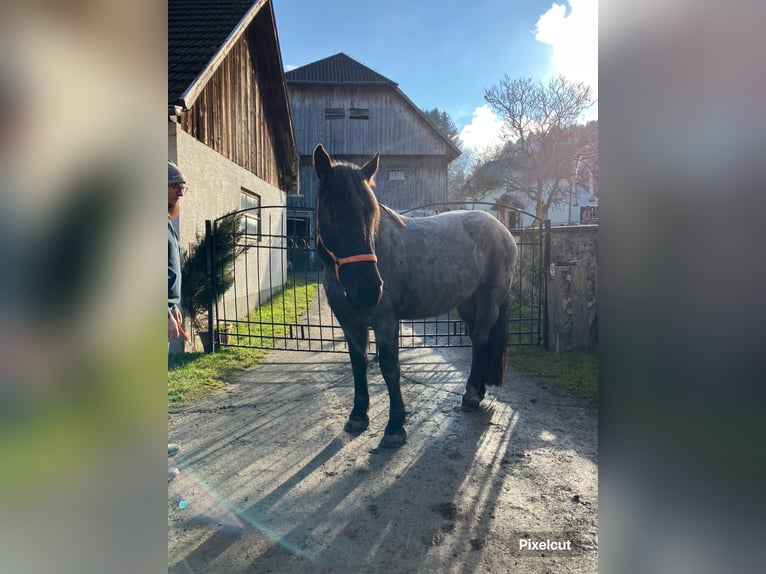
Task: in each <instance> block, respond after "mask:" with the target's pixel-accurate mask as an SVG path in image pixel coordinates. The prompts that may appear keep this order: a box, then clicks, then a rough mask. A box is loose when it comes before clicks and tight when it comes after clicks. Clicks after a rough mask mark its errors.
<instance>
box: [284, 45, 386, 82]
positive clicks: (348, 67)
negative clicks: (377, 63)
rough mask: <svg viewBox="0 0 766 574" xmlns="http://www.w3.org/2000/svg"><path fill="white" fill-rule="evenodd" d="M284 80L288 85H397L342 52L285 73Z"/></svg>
mask: <svg viewBox="0 0 766 574" xmlns="http://www.w3.org/2000/svg"><path fill="white" fill-rule="evenodd" d="M285 80H287V82H288V83H312V84H368V85H369V84H378V85H380V84H385V85H390V86H397V85H398V84H397V83H396V82H394V81H393V80H391V79H389V78H387V77H386V76H384V75H383V74H380V73H379V72H376V71H375V70H373V69H372V68H370V67H368V66H365V65H364V64H362V63H361V62H359V61H357V60H355V59H354V58H352V57H351V56H349V55H348V54H345V53H344V52H338V53H337V54H333V55H332V56H328V57H326V58H322V59H321V60H317V61H315V62H311V63H309V64H306V65H305V66H301V67H299V68H295V69H292V70H290V71H289V72H285Z"/></svg>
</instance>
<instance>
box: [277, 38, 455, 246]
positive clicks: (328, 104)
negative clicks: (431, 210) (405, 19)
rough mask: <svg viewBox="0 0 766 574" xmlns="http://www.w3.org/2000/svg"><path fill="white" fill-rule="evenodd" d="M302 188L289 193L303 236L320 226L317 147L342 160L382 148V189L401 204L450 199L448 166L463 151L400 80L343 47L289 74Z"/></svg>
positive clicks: (358, 159) (383, 197) (384, 197)
mask: <svg viewBox="0 0 766 574" xmlns="http://www.w3.org/2000/svg"><path fill="white" fill-rule="evenodd" d="M285 79H286V81H287V89H288V95H289V99H290V109H291V111H292V121H293V128H294V130H295V139H296V145H297V148H298V154H299V156H300V159H299V162H300V168H299V170H300V187H299V189H298V193H296V194H290V195H289V196H288V205H289V206H290V207H291V208H294V209H291V220H290V222H289V223H288V225H290V226H292V228H293V229H294V231H295V233H296V234H297V235H300V234H303V233H306V232H309V233H310V230H311V226H312V225H313V222H312V218H313V208H314V205H315V203H316V195H315V193H316V188H317V183H318V182H317V177H316V174H315V173H314V169H313V165H312V152H313V151H314V148H315V147H316V145H317V144H318V143H322V144H323V145H324V146H325V148H327V150H328V151H329V152H330V154H331V155H332V156H333V158H335V159H342V160H346V161H352V162H355V163H362V162H364V161H366V160H368V159H369V158H370V157H371V156H372V155H373V154H374V153H375V152H380V154H381V158H380V170H379V172H378V175H377V177H376V188H375V192H376V194H377V196H378V200H379V201H380V202H381V203H384V204H386V205H388V206H389V207H391V208H393V209H397V210H406V209H411V208H414V207H419V206H423V205H428V204H436V203H443V202H445V201H446V198H447V166H448V164H449V163H450V162H451V161H452V160H454V159H455V158H456V157H458V156H459V155H460V150H459V149H458V148H457V147H456V146H455V145H454V144H453V143H452V141H450V139H449V138H447V137H446V136H445V135H443V134H442V132H441V131H439V129H438V128H437V127H436V126H435V125H434V124H433V122H431V121H430V120H429V119H428V118H427V117H426V115H425V114H424V113H423V112H422V111H421V110H420V109H419V108H418V107H417V106H416V105H415V104H414V103H413V102H412V101H411V100H410V99H409V98H408V97H407V96H406V95H405V94H404V93H403V92H402V91H401V90H400V89H399V87H398V85H397V84H396V82H394V81H392V80H390V79H388V78H386V77H385V76H383V75H382V74H380V73H378V72H376V71H375V70H372V69H370V68H368V67H367V66H364V65H363V64H361V63H360V62H357V61H356V60H354V59H353V58H351V57H349V56H347V55H346V54H344V53H338V54H335V55H334V56H330V57H328V58H325V59H322V60H318V61H316V62H313V63H311V64H308V65H305V66H302V67H300V68H296V69H293V70H291V71H288V72H286V73H285Z"/></svg>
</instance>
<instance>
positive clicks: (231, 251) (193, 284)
mask: <svg viewBox="0 0 766 574" xmlns="http://www.w3.org/2000/svg"><path fill="white" fill-rule="evenodd" d="M241 220H242V214H241V213H236V212H231V213H227V214H226V215H225V216H224V217H222V218H221V219H219V220H218V221H217V223H216V224H215V225H214V226H213V231H212V234H211V235H209V236H208V235H205V236H204V237H202V238H201V239H199V240H198V241H197V242H196V243H195V244H194V245H192V247H191V248H190V249H189V251H188V252H186V253H184V254H183V255H182V257H181V306H182V307H183V309H184V311H185V312H186V315H187V316H188V317H189V320H190V321H191V324H192V326H193V327H194V329H195V330H196V331H197V332H199V331H203V330H205V326H204V325H203V324H202V321H203V318H204V317H206V316H207V309H208V305H209V304H211V303H214V302H215V301H216V296H217V297H218V299H219V300H220V298H221V297H222V296H223V294H224V293H226V291H228V289H229V288H230V287H231V286H232V285H233V283H234V271H233V267H234V260H235V259H236V258H237V257H239V255H241V254H242V253H243V252H244V250H245V246H244V245H242V244H239V243H238V242H237V239H238V237H239V236H240V235H241V233H242V231H241V229H242V225H241ZM209 247H214V249H213V252H214V260H215V270H216V273H215V277H214V284H213V288H212V289H211V285H210V283H209V281H208V270H207V250H208V248H209Z"/></svg>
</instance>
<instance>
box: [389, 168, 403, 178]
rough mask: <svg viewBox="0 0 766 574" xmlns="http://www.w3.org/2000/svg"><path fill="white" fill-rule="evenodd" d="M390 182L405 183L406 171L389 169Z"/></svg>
mask: <svg viewBox="0 0 766 574" xmlns="http://www.w3.org/2000/svg"><path fill="white" fill-rule="evenodd" d="M388 181H404V170H403V169H389V170H388Z"/></svg>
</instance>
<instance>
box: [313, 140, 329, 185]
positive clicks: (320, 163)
mask: <svg viewBox="0 0 766 574" xmlns="http://www.w3.org/2000/svg"><path fill="white" fill-rule="evenodd" d="M331 168H332V158H331V157H330V154H329V153H327V150H325V149H324V147H323V146H322V144H318V145H317V147H316V148H314V169H316V171H317V175H318V176H319V180H320V181H325V179H327V177H328V176H329V175H330V170H331Z"/></svg>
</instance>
